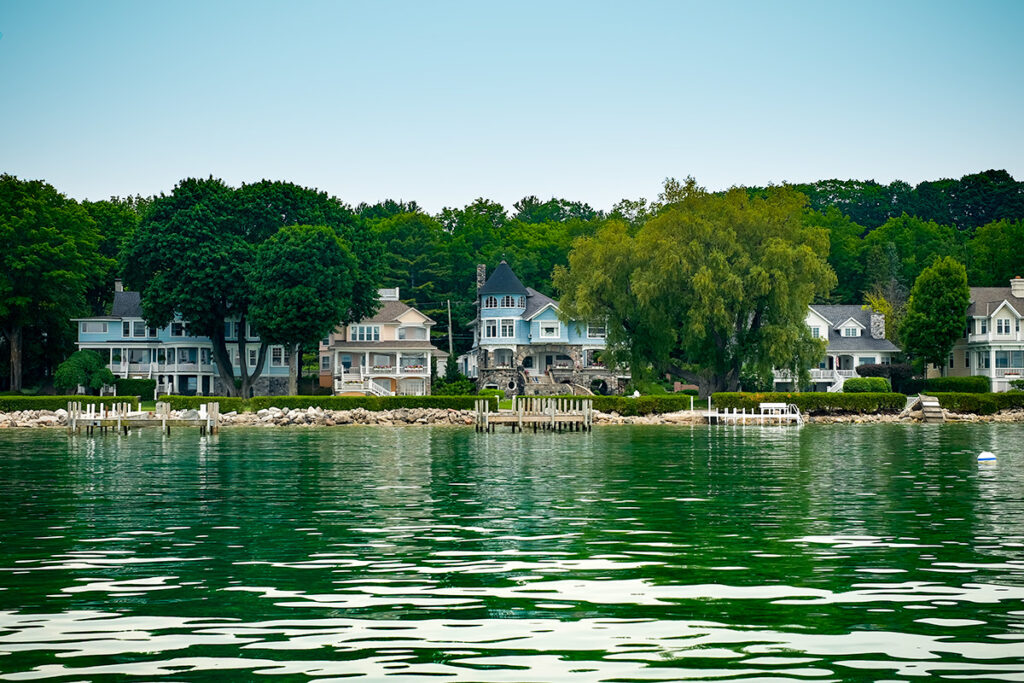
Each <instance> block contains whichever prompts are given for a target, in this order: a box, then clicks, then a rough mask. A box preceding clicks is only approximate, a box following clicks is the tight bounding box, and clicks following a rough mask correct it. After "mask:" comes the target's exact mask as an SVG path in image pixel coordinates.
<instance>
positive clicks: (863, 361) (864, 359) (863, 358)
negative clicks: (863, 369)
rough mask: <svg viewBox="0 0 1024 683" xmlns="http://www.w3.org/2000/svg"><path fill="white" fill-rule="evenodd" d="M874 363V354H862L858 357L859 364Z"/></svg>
mask: <svg viewBox="0 0 1024 683" xmlns="http://www.w3.org/2000/svg"><path fill="white" fill-rule="evenodd" d="M874 363H875V357H874V356H861V357H860V358H858V359H857V365H874Z"/></svg>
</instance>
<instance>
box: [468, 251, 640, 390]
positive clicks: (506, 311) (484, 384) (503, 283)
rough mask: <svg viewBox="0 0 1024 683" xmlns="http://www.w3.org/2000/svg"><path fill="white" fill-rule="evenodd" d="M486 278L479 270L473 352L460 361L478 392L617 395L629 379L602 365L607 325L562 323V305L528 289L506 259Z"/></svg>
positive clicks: (482, 269)
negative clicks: (605, 393)
mask: <svg viewBox="0 0 1024 683" xmlns="http://www.w3.org/2000/svg"><path fill="white" fill-rule="evenodd" d="M485 276H486V269H485V267H484V266H482V265H481V266H478V267H477V302H476V303H477V316H476V319H475V320H474V321H473V323H472V324H471V327H472V328H473V348H472V349H471V350H470V351H469V352H468V353H467V354H465V355H464V356H462V358H461V359H460V360H461V369H462V371H463V373H465V374H466V375H467V376H469V377H470V378H472V379H475V380H476V382H477V386H478V387H479V388H481V389H502V390H504V391H505V392H506V393H509V394H519V395H523V394H559V393H572V392H573V391H574V390H575V391H577V392H578V391H579V390H580V389H586V390H591V389H600V390H604V391H612V392H614V391H619V390H620V388H621V386H622V385H623V384H624V383H625V381H628V375H619V374H616V373H613V372H611V371H609V370H608V369H607V368H606V367H605V365H604V363H602V362H601V352H602V351H603V350H604V349H605V337H606V332H607V330H606V328H605V325H604V324H603V323H600V322H584V321H575V320H570V321H563V320H562V319H561V318H560V317H559V310H558V302H557V301H555V300H554V299H551V298H550V297H547V296H545V295H544V294H541V293H540V292H538V291H537V290H535V289H532V288H529V287H525V286H524V285H523V283H522V282H520V281H519V278H518V277H516V275H515V273H514V272H512V268H510V267H509V265H508V263H506V262H505V261H502V262H501V263H500V264H499V265H498V267H497V268H495V270H494V273H493V274H492V275H491V276H490V277H489V278H485Z"/></svg>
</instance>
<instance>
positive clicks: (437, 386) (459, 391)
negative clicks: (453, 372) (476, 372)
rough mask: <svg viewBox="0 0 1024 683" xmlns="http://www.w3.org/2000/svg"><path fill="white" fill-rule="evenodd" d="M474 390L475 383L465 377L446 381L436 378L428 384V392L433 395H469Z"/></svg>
mask: <svg viewBox="0 0 1024 683" xmlns="http://www.w3.org/2000/svg"><path fill="white" fill-rule="evenodd" d="M475 392H476V385H475V384H473V380H471V379H467V378H465V377H460V378H459V379H455V380H452V381H451V382H446V381H444V380H442V379H438V380H437V381H435V382H434V383H433V384H432V385H431V386H430V393H431V394H433V395H434V396H469V395H471V394H473V393H475Z"/></svg>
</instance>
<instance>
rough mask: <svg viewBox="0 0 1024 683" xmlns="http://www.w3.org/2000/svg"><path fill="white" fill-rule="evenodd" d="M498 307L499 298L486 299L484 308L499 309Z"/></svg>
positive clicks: (490, 297)
mask: <svg viewBox="0 0 1024 683" xmlns="http://www.w3.org/2000/svg"><path fill="white" fill-rule="evenodd" d="M497 307H498V297H496V296H489V297H487V298H485V299H484V308H497Z"/></svg>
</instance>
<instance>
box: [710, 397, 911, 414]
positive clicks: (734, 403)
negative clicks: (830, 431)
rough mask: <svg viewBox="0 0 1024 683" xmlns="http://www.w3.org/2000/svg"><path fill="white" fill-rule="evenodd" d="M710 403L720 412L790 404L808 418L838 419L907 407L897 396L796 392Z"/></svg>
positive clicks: (904, 399) (897, 410)
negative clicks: (824, 417) (775, 404)
mask: <svg viewBox="0 0 1024 683" xmlns="http://www.w3.org/2000/svg"><path fill="white" fill-rule="evenodd" d="M711 401H712V403H713V404H714V406H715V407H716V408H719V409H722V410H732V409H736V410H742V409H746V410H752V411H756V410H757V408H758V404H760V403H792V404H794V405H796V406H797V407H798V408H799V409H800V412H802V413H805V414H807V415H840V414H844V413H856V414H866V413H899V412H901V411H902V410H903V408H905V407H906V405H907V397H906V396H904V395H903V394H896V393H891V392H887V393H864V394H860V393H858V394H844V393H829V392H819V391H810V392H804V393H795V392H792V393H791V392H781V391H772V392H763V393H745V392H739V391H737V392H721V393H717V394H712V396H711Z"/></svg>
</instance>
